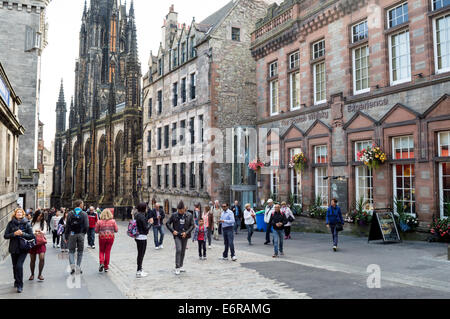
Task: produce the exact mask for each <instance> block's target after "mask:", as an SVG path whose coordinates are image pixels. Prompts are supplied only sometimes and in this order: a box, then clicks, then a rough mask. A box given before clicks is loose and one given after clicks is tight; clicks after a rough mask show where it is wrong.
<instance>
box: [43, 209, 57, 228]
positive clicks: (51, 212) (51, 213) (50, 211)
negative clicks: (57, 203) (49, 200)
mask: <svg viewBox="0 0 450 319" xmlns="http://www.w3.org/2000/svg"><path fill="white" fill-rule="evenodd" d="M45 211H46V212H47V218H46V219H45V220H46V222H47V226H48V232H49V233H51V232H52V223H51V221H52V218H53V217H54V216H55V215H56V210H55V209H54V208H52V209H46V210H45ZM46 231H47V229H46Z"/></svg>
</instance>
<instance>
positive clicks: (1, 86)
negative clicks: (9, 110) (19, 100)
mask: <svg viewBox="0 0 450 319" xmlns="http://www.w3.org/2000/svg"><path fill="white" fill-rule="evenodd" d="M0 97H1V98H2V99H3V101H4V102H5V103H6V105H8V107H9V100H10V93H9V89H8V87H7V86H6V84H5V82H4V81H3V78H2V77H1V76H0Z"/></svg>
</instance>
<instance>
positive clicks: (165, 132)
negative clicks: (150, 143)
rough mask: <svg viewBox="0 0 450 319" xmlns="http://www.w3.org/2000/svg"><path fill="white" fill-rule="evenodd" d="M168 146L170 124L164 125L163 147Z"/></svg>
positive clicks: (166, 147) (167, 147)
mask: <svg viewBox="0 0 450 319" xmlns="http://www.w3.org/2000/svg"><path fill="white" fill-rule="evenodd" d="M169 147H170V125H164V149H166V150H167V149H169Z"/></svg>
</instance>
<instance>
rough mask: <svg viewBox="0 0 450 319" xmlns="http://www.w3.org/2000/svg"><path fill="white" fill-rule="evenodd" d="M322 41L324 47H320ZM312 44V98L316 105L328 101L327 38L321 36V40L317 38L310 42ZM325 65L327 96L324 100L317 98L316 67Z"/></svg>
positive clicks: (325, 89)
mask: <svg viewBox="0 0 450 319" xmlns="http://www.w3.org/2000/svg"><path fill="white" fill-rule="evenodd" d="M320 43H323V48H320V47H318V45H319V44H320ZM310 46H311V61H310V64H311V65H312V70H311V71H312V77H311V78H312V82H313V83H312V86H311V87H312V91H313V92H312V93H313V97H312V100H313V104H314V105H320V104H324V103H326V102H327V64H326V60H325V56H326V41H325V38H323V37H322V38H321V39H319V40H315V41H313V42H311V44H310ZM322 64H323V65H324V70H323V73H324V81H323V83H324V86H323V87H324V89H323V91H324V93H325V94H324V95H325V97H324V99H322V100H317V99H316V98H317V97H316V92H317V83H316V76H317V75H316V73H317V72H316V69H317V67H318V66H319V65H322Z"/></svg>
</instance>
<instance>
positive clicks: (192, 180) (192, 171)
mask: <svg viewBox="0 0 450 319" xmlns="http://www.w3.org/2000/svg"><path fill="white" fill-rule="evenodd" d="M195 178H196V174H195V162H190V163H189V188H190V189H195V187H196V180H195Z"/></svg>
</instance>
